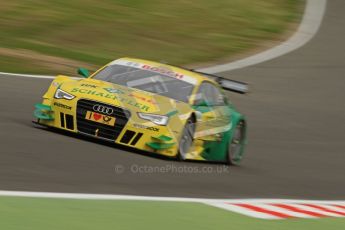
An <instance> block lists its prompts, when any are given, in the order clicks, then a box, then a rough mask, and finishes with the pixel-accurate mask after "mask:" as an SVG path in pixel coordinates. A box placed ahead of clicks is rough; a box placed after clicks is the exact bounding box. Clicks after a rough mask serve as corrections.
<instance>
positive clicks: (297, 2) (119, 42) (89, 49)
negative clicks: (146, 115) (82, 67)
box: [0, 0, 304, 73]
mask: <svg viewBox="0 0 345 230" xmlns="http://www.w3.org/2000/svg"><path fill="white" fill-rule="evenodd" d="M303 4H304V0H217V1H209V0H195V1H188V0H176V1H173V2H171V1H163V0H150V1H144V0H103V1H96V0H70V1H65V0H30V1H28V0H11V1H1V2H0V28H1V30H0V46H1V48H6V52H1V48H0V71H14V70H15V71H17V72H23V71H29V72H32V73H58V72H59V71H60V72H61V70H62V71H63V69H61V70H59V69H57V67H56V66H54V65H53V66H49V65H48V66H47V65H42V62H44V61H45V59H47V58H49V57H48V56H46V55H49V56H57V57H63V58H67V59H71V60H77V61H82V62H85V63H89V64H93V65H96V66H98V65H103V64H105V63H107V62H109V61H111V60H113V59H116V58H118V57H123V56H131V57H138V58H146V59H150V60H156V61H165V62H168V63H173V64H176V65H185V64H190V63H202V62H209V61H217V60H219V59H221V58H224V57H229V56H232V55H236V54H239V53H242V52H245V51H248V50H250V49H253V48H256V47H257V46H258V44H260V42H263V41H267V40H269V41H271V40H275V39H277V38H278V37H279V35H281V34H282V33H284V32H285V31H287V29H288V28H289V26H291V24H293V23H296V22H297V21H298V20H299V18H300V15H301V13H302V11H303ZM18 49H24V50H31V51H36V52H38V53H39V54H42V55H43V56H41V57H39V58H37V57H35V56H33V55H31V56H30V55H27V56H29V57H22V56H20V57H18V56H17V55H16V52H17V50H18ZM9 50H10V51H11V52H10V53H9V52H8V51H9ZM36 56H39V55H36ZM13 59H16V60H17V61H15V62H13ZM42 59H43V60H42ZM72 65H73V64H72Z"/></svg>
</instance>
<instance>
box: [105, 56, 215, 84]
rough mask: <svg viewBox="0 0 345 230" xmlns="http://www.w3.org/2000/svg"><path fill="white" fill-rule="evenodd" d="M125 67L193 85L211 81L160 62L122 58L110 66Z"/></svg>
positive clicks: (197, 74)
mask: <svg viewBox="0 0 345 230" xmlns="http://www.w3.org/2000/svg"><path fill="white" fill-rule="evenodd" d="M115 64H118V65H125V66H132V67H135V68H141V69H146V70H149V71H153V72H157V73H161V74H165V75H168V76H171V77H176V78H177V79H180V80H182V81H186V82H189V83H191V84H193V85H199V84H200V83H201V82H203V81H211V82H214V81H213V80H211V79H210V78H208V77H206V76H203V75H201V74H199V73H196V72H193V71H190V70H187V69H183V68H180V67H176V66H172V65H168V64H163V63H159V62H154V61H148V60H144V59H136V58H127V57H125V58H120V59H117V60H115V61H113V62H111V63H109V65H115Z"/></svg>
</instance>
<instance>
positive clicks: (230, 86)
mask: <svg viewBox="0 0 345 230" xmlns="http://www.w3.org/2000/svg"><path fill="white" fill-rule="evenodd" d="M190 71H192V72H194V73H198V74H202V75H204V76H206V77H208V78H211V79H212V80H214V81H216V82H217V83H218V84H219V85H220V86H221V87H222V88H223V89H225V90H229V91H232V92H235V93H241V94H245V93H248V91H249V89H248V84H247V83H244V82H240V81H235V80H230V79H227V78H224V77H219V76H217V75H214V74H209V73H203V72H199V71H196V70H190Z"/></svg>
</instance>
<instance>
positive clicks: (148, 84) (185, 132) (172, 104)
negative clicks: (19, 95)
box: [34, 58, 247, 164]
mask: <svg viewBox="0 0 345 230" xmlns="http://www.w3.org/2000/svg"><path fill="white" fill-rule="evenodd" d="M78 73H79V74H80V75H82V76H83V77H84V78H83V79H75V78H70V77H68V76H62V75H58V76H57V77H56V78H55V79H54V80H53V82H52V83H51V85H50V87H49V88H48V90H47V92H46V93H45V94H44V95H43V102H42V103H39V104H36V105H35V108H36V109H35V111H34V116H35V118H36V120H35V121H34V122H35V123H37V124H40V125H43V126H48V127H54V128H58V129H62V130H65V131H68V132H74V133H79V134H83V135H88V136H92V137H95V138H100V139H104V140H108V141H111V142H114V143H116V144H120V145H125V146H130V147H133V148H136V149H140V150H144V151H145V152H148V153H156V154H161V155H164V156H168V157H174V158H177V159H180V160H186V159H191V160H203V161H218V162H227V163H229V164H237V163H239V162H240V160H241V158H242V156H243V150H244V146H245V143H246V125H247V122H246V118H245V117H244V115H242V114H241V113H240V112H238V111H237V110H236V109H235V107H234V106H233V104H232V103H231V102H230V101H229V100H228V98H227V97H226V96H225V94H224V92H223V90H222V88H223V89H226V90H231V91H235V92H239V93H245V92H246V91H247V85H246V84H245V83H241V82H237V81H232V80H228V79H225V78H221V77H217V76H215V75H209V74H206V73H200V72H197V71H193V70H186V69H183V68H179V67H175V66H171V65H166V64H161V63H156V62H151V61H146V60H140V59H132V58H121V59H118V60H115V61H113V62H111V63H109V64H107V65H106V66H104V67H102V68H101V69H99V70H98V71H96V72H95V73H94V74H92V75H91V76H89V73H88V71H87V70H86V69H83V68H79V70H78Z"/></svg>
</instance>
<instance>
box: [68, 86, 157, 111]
mask: <svg viewBox="0 0 345 230" xmlns="http://www.w3.org/2000/svg"><path fill="white" fill-rule="evenodd" d="M71 93H81V94H87V95H93V96H96V97H102V98H107V99H112V100H116V101H119V102H120V103H124V104H127V105H131V106H134V107H136V108H139V109H140V110H141V111H149V110H150V107H149V106H147V105H143V104H141V103H138V102H136V101H134V100H129V99H126V98H122V97H119V96H118V95H114V94H111V93H102V92H99V91H96V90H88V89H79V88H73V89H72V90H71Z"/></svg>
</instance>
